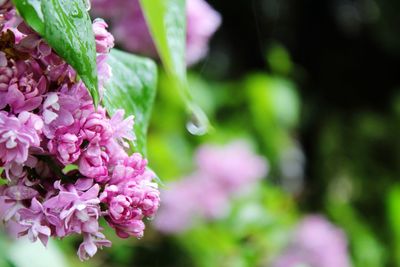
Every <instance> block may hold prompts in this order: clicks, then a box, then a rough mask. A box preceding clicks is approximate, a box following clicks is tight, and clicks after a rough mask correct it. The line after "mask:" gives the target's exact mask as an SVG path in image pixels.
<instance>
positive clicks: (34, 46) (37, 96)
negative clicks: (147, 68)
mask: <svg viewBox="0 0 400 267" xmlns="http://www.w3.org/2000/svg"><path fill="white" fill-rule="evenodd" d="M106 28H107V25H106V23H105V22H104V21H102V20H96V21H95V22H94V23H93V31H94V33H95V39H96V48H97V52H98V54H97V59H96V61H97V71H98V77H99V90H100V91H101V90H103V86H104V84H105V83H106V82H107V81H108V79H109V78H110V77H111V67H110V66H109V65H108V63H107V57H108V53H109V50H110V49H111V47H112V46H113V37H112V35H111V34H109V33H108V32H107V29H106ZM0 34H1V35H3V34H7V35H8V37H9V38H8V42H10V43H9V44H8V43H7V46H10V47H12V51H11V52H12V53H10V51H9V50H7V49H6V50H4V49H3V50H4V51H0V166H1V167H3V168H4V175H3V176H4V177H6V178H7V179H8V184H7V185H4V186H0V220H2V221H3V223H4V228H5V229H6V230H7V232H8V233H9V234H10V235H12V236H13V237H19V236H25V235H27V236H28V237H29V239H30V240H31V241H32V242H34V241H36V240H37V239H39V240H40V241H41V242H42V243H43V244H44V245H46V243H47V241H48V239H49V237H57V238H63V237H66V236H70V235H73V234H78V235H81V236H82V237H83V238H84V240H83V242H82V244H81V245H80V247H79V249H78V256H79V258H80V259H81V260H84V259H87V258H89V257H92V256H93V255H94V254H95V253H96V252H97V250H98V248H102V247H103V246H110V245H111V242H110V241H108V240H107V239H106V238H105V236H104V235H103V234H102V233H101V232H100V231H101V230H102V229H101V228H100V227H99V220H100V218H101V217H104V218H105V219H106V220H107V221H108V223H109V224H110V225H111V227H113V228H114V229H115V231H116V232H117V234H118V235H119V236H121V237H128V236H136V237H141V236H142V235H143V230H144V223H143V220H144V218H145V217H146V216H148V217H150V216H153V215H154V213H155V211H156V210H157V208H158V205H159V192H158V190H157V188H156V186H155V184H153V183H152V182H151V181H152V179H153V178H154V174H153V173H152V172H151V171H148V170H146V166H147V161H146V159H144V158H143V157H142V156H141V155H140V154H138V153H136V154H133V155H132V156H129V155H128V153H127V152H126V151H125V149H126V148H127V147H128V141H132V140H134V134H133V129H132V128H133V124H134V122H133V116H128V117H127V118H126V119H124V111H123V110H119V111H117V112H116V113H115V115H114V116H113V117H112V118H110V116H109V114H107V112H106V110H105V109H104V108H103V107H101V106H98V107H95V106H94V105H93V101H92V98H91V96H90V94H89V92H88V90H87V88H86V86H85V84H84V83H83V82H82V81H80V80H78V77H77V74H76V71H75V70H74V69H73V68H72V67H71V66H70V65H68V64H67V63H66V62H65V61H64V60H63V59H62V58H60V57H59V56H58V55H57V54H56V53H55V51H53V50H52V49H51V47H50V46H49V45H48V44H47V43H46V42H45V40H44V39H42V38H41V37H40V36H39V35H38V34H37V33H35V32H34V31H33V30H32V29H31V28H30V27H29V26H28V25H27V24H25V23H23V22H22V19H21V17H20V16H19V15H18V14H17V12H16V10H15V9H14V8H13V6H12V2H11V1H8V0H7V1H4V0H3V1H2V0H0ZM3 36H4V35H3ZM72 164H77V165H78V168H76V167H75V166H74V165H72ZM111 178H112V179H113V182H111V181H110V179H111ZM101 190H102V191H103V192H102V194H101V200H100V198H99V194H100V191H101ZM100 201H101V202H102V203H100ZM100 204H101V205H100Z"/></svg>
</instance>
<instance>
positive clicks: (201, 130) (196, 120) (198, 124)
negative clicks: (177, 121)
mask: <svg viewBox="0 0 400 267" xmlns="http://www.w3.org/2000/svg"><path fill="white" fill-rule="evenodd" d="M208 128H209V122H208V118H207V116H206V114H204V112H203V110H202V109H201V108H199V107H197V106H192V108H191V114H190V118H189V121H188V122H187V123H186V129H187V130H188V131H189V133H191V134H193V135H204V134H206V133H207V132H208Z"/></svg>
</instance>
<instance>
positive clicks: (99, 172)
mask: <svg viewBox="0 0 400 267" xmlns="http://www.w3.org/2000/svg"><path fill="white" fill-rule="evenodd" d="M108 160H109V158H108V155H107V153H106V152H105V151H103V150H102V149H101V147H100V145H99V144H96V143H91V144H89V146H88V147H87V148H86V150H85V151H84V152H83V153H82V156H81V158H80V160H79V171H80V172H81V173H82V174H83V175H85V176H86V177H89V178H93V179H95V180H96V182H99V183H104V182H106V181H108V180H109V177H108V167H107V164H108Z"/></svg>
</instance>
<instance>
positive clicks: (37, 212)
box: [18, 198, 51, 246]
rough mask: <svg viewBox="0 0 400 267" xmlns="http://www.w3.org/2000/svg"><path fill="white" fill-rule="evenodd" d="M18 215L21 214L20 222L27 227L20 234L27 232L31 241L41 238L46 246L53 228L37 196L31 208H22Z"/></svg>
mask: <svg viewBox="0 0 400 267" xmlns="http://www.w3.org/2000/svg"><path fill="white" fill-rule="evenodd" d="M18 215H19V216H20V217H19V220H18V222H19V224H20V225H21V226H22V227H24V228H26V229H25V230H24V231H22V232H20V233H19V235H26V234H27V235H28V238H29V240H30V241H31V242H35V241H36V240H37V239H38V238H39V239H40V241H41V242H42V243H43V245H45V246H46V245H47V241H48V240H49V237H50V235H51V229H50V227H49V225H48V222H47V220H46V218H45V214H44V210H43V206H42V204H40V202H39V201H38V200H37V199H36V198H33V199H32V202H31V206H30V208H29V209H28V208H23V209H20V210H19V211H18Z"/></svg>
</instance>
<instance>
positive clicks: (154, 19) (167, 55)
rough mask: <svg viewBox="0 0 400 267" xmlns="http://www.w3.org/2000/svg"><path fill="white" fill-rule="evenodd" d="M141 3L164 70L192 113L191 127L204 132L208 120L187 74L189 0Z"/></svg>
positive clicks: (192, 131) (161, 0)
mask: <svg viewBox="0 0 400 267" xmlns="http://www.w3.org/2000/svg"><path fill="white" fill-rule="evenodd" d="M140 4H141V7H142V10H143V12H144V14H145V17H146V21H147V25H148V26H149V28H150V32H151V35H152V37H153V40H154V43H155V45H156V47H157V51H158V54H159V56H160V58H161V61H162V63H163V65H164V68H165V71H166V72H167V74H168V76H169V78H170V79H171V82H172V86H173V87H175V89H177V91H178V93H179V94H180V96H181V98H182V99H183V102H184V104H185V108H186V110H187V112H188V113H189V114H190V116H191V123H189V124H188V130H189V131H190V132H191V133H193V134H203V133H205V132H206V131H207V128H208V127H209V122H208V119H207V116H206V115H205V114H204V112H203V110H202V109H201V108H199V107H198V105H197V104H196V103H195V102H194V101H193V98H192V96H191V94H190V91H189V86H188V82H187V77H186V62H185V46H186V1H185V0H140Z"/></svg>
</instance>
